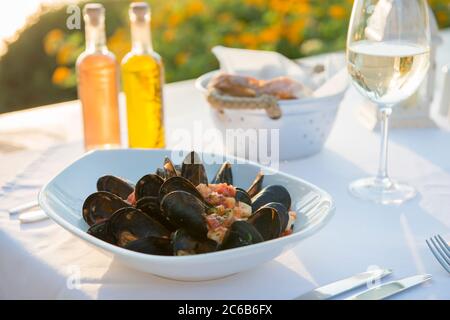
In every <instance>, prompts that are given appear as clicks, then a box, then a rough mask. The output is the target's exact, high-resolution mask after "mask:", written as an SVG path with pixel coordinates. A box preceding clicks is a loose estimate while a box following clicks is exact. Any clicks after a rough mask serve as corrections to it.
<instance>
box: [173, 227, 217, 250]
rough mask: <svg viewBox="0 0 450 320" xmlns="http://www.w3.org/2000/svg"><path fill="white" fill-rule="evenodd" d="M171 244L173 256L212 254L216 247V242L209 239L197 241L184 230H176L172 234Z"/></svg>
mask: <svg viewBox="0 0 450 320" xmlns="http://www.w3.org/2000/svg"><path fill="white" fill-rule="evenodd" d="M172 244H173V255H175V256H184V255H191V254H200V253H208V252H213V251H216V250H217V246H218V245H217V242H215V241H214V240H211V239H206V240H202V241H199V240H197V239H195V238H194V237H192V236H191V235H190V234H189V233H188V232H187V231H186V230H184V229H178V230H177V231H175V232H174V233H173V234H172Z"/></svg>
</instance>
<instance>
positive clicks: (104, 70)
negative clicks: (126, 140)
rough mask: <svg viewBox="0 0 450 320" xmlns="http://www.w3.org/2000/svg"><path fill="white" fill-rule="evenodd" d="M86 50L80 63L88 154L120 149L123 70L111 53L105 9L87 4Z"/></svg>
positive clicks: (79, 74)
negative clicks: (104, 149) (106, 36)
mask: <svg viewBox="0 0 450 320" xmlns="http://www.w3.org/2000/svg"><path fill="white" fill-rule="evenodd" d="M83 16H84V21H85V33H86V50H85V51H84V52H83V53H82V54H81V55H80V56H79V57H78V59H77V63H76V69H77V80H78V97H79V99H80V101H81V105H82V111H83V124H84V144H85V148H86V150H90V149H97V148H100V149H102V148H113V147H120V123H119V99H118V95H119V67H118V63H117V61H116V58H115V57H114V55H113V54H112V53H111V52H110V51H108V48H107V47H106V38H105V9H104V7H103V6H102V5H101V4H96V3H92V4H87V5H86V6H85V7H84V10H83Z"/></svg>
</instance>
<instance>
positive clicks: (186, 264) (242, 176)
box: [39, 149, 333, 281]
mask: <svg viewBox="0 0 450 320" xmlns="http://www.w3.org/2000/svg"><path fill="white" fill-rule="evenodd" d="M164 156H169V157H170V156H171V152H170V151H168V150H136V149H135V150H126V149H122V150H105V151H94V152H90V153H87V154H86V155H84V156H83V157H82V158H80V159H78V160H76V161H75V162H74V163H73V164H71V165H70V166H69V167H67V168H66V169H64V170H63V171H62V172H60V173H59V174H58V175H57V176H56V177H54V178H53V179H52V180H51V181H50V182H48V183H47V184H46V185H45V186H44V187H43V188H42V189H41V191H40V193H39V205H40V206H41V208H42V209H43V210H45V212H46V213H47V214H48V216H49V217H50V218H51V219H53V220H54V221H55V222H57V223H58V224H59V225H61V226H62V227H64V228H65V229H66V230H68V231H70V232H71V233H73V234H74V235H76V236H77V237H79V238H81V239H83V240H85V241H86V242H87V243H89V244H91V245H92V246H93V247H94V248H96V249H99V250H101V251H102V252H104V253H106V254H108V255H110V256H112V257H114V258H115V259H117V260H119V261H121V262H123V263H125V264H127V265H129V266H131V267H133V268H136V269H138V270H141V271H145V272H149V273H153V274H155V275H159V276H162V277H166V278H172V279H178V280H191V281H195V280H207V279H214V278H220V277H224V276H228V275H231V274H234V273H237V272H241V271H244V270H248V269H252V268H255V267H256V266H258V265H260V264H262V263H264V262H267V261H269V260H271V259H273V258H275V257H276V256H278V255H280V254H281V253H282V252H284V251H286V250H288V249H289V248H291V247H293V246H294V245H296V244H298V243H299V242H300V240H302V239H304V238H305V237H307V236H309V235H311V234H312V233H314V232H316V231H317V230H318V229H319V228H320V227H322V226H323V225H324V224H325V223H326V222H327V221H328V219H329V217H330V216H331V214H332V212H333V201H332V199H331V197H330V196H329V195H328V194H327V193H326V192H324V191H322V190H320V189H319V188H317V187H315V186H313V185H311V184H309V183H307V182H305V181H303V180H300V179H298V178H295V177H293V176H289V175H286V174H283V173H274V172H273V171H271V170H270V169H265V168H264V172H265V173H274V174H267V175H266V177H265V180H264V185H268V184H282V185H284V186H285V187H286V188H287V189H288V190H289V192H290V193H291V197H292V208H293V209H294V210H296V211H297V212H298V217H297V221H296V222H295V228H294V233H293V234H292V235H289V236H286V237H282V238H279V239H275V240H271V241H266V242H263V243H259V244H256V245H251V246H247V247H241V248H236V249H231V250H224V251H218V252H214V253H208V254H200V255H193V256H181V257H173V256H157V255H148V254H142V253H138V252H134V251H130V250H126V249H122V248H120V247H117V246H114V245H111V244H109V243H106V242H104V241H102V240H99V239H97V238H95V237H93V236H91V235H89V234H87V233H86V230H87V229H88V225H87V224H86V223H85V222H84V220H83V218H82V216H81V207H82V204H83V201H84V199H85V198H86V197H87V196H88V195H89V194H91V193H92V192H95V191H96V189H95V188H96V181H97V178H98V177H100V176H102V175H105V174H114V175H118V176H121V177H124V178H127V179H129V180H130V181H137V180H138V179H139V178H140V177H141V176H143V175H144V174H146V173H149V172H154V171H155V169H156V168H157V167H160V166H161V164H162V162H163V159H164ZM227 159H228V160H229V161H231V162H232V163H234V161H235V160H236V159H235V158H230V157H227ZM240 161H241V162H242V161H243V160H240ZM205 166H206V169H207V173H208V176H209V177H212V176H213V175H214V173H215V172H216V170H217V169H218V168H219V166H220V164H215V165H205ZM261 169H262V167H261V166H259V165H257V164H253V163H249V162H246V163H236V164H234V165H233V176H234V180H235V182H234V183H235V185H237V186H241V187H244V188H246V187H248V186H249V185H250V183H251V182H252V181H253V179H254V177H255V175H256V174H257V172H259V171H260V170H261Z"/></svg>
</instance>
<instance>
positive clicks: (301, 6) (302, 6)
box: [295, 2, 311, 14]
mask: <svg viewBox="0 0 450 320" xmlns="http://www.w3.org/2000/svg"><path fill="white" fill-rule="evenodd" d="M295 11H296V12H297V13H299V14H309V13H310V12H311V6H310V5H309V3H306V2H298V3H296V4H295Z"/></svg>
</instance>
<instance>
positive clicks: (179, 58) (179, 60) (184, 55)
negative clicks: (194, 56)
mask: <svg viewBox="0 0 450 320" xmlns="http://www.w3.org/2000/svg"><path fill="white" fill-rule="evenodd" d="M188 59H189V53H188V52H179V53H177V55H176V56H175V63H176V64H177V65H179V66H180V65H182V64H185V63H186V62H187V61H188Z"/></svg>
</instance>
